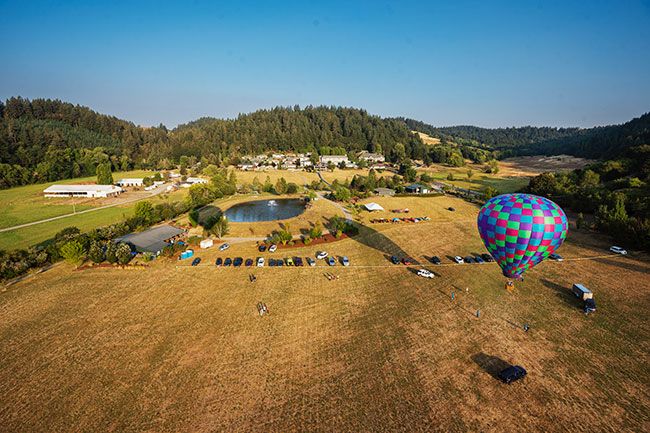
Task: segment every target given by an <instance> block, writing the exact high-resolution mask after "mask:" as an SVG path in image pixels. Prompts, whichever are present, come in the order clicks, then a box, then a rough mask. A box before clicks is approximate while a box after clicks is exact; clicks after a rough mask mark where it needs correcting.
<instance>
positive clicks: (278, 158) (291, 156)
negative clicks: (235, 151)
mask: <svg viewBox="0 0 650 433" xmlns="http://www.w3.org/2000/svg"><path fill="white" fill-rule="evenodd" d="M242 159H243V161H244V162H242V163H241V164H238V165H237V168H239V169H240V170H247V171H252V170H254V171H260V170H273V169H284V170H303V169H311V168H313V169H316V170H324V169H327V168H329V167H330V166H332V165H333V166H336V167H340V166H341V165H343V166H345V168H357V163H356V162H354V161H351V160H350V159H349V158H348V156H347V155H320V156H319V157H318V158H316V163H314V159H313V158H312V154H311V153H272V154H269V155H264V154H263V155H257V156H246V157H244V158H242ZM357 160H359V161H366V162H367V163H368V165H369V166H371V167H372V168H375V169H383V168H386V165H385V164H386V158H384V155H381V154H379V153H371V152H367V151H363V152H359V153H358V155H357Z"/></svg>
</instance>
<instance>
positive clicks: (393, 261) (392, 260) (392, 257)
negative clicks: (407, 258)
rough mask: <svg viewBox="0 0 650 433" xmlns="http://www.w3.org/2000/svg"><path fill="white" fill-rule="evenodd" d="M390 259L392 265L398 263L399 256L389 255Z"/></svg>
mask: <svg viewBox="0 0 650 433" xmlns="http://www.w3.org/2000/svg"><path fill="white" fill-rule="evenodd" d="M390 261H391V262H392V263H393V264H394V265H399V262H400V260H399V257H397V256H390Z"/></svg>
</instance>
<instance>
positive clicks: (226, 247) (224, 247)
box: [219, 243, 230, 251]
mask: <svg viewBox="0 0 650 433" xmlns="http://www.w3.org/2000/svg"><path fill="white" fill-rule="evenodd" d="M228 248H230V244H227V243H226V244H221V246H220V247H219V251H226V250H227V249H228Z"/></svg>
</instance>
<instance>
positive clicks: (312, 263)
mask: <svg viewBox="0 0 650 433" xmlns="http://www.w3.org/2000/svg"><path fill="white" fill-rule="evenodd" d="M306 259H307V264H308V265H309V266H316V260H314V259H312V258H311V257H307V258H306Z"/></svg>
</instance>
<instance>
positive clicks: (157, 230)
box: [115, 225, 185, 254]
mask: <svg viewBox="0 0 650 433" xmlns="http://www.w3.org/2000/svg"><path fill="white" fill-rule="evenodd" d="M183 233H185V230H183V229H179V228H176V227H174V226H170V225H163V226H158V227H153V228H151V229H149V230H145V231H143V232H139V233H129V234H128V235H125V236H121V237H119V238H116V239H115V242H125V243H127V244H129V245H131V248H135V250H136V251H137V252H150V253H154V254H157V253H159V252H160V251H162V249H163V248H165V247H166V246H167V245H169V244H170V243H171V242H172V241H173V240H174V239H175V238H177V237H178V236H180V235H182V234H183Z"/></svg>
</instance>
